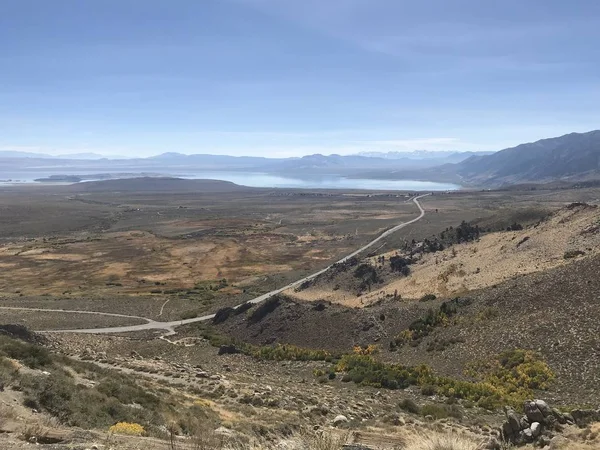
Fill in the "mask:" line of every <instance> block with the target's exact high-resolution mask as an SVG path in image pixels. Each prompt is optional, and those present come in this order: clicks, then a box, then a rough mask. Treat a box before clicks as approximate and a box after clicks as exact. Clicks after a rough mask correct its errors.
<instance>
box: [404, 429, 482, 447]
mask: <svg viewBox="0 0 600 450" xmlns="http://www.w3.org/2000/svg"><path fill="white" fill-rule="evenodd" d="M482 445H483V442H482V441H481V440H477V439H474V438H471V437H467V436H465V435H461V434H458V433H452V432H439V431H433V430H427V431H421V432H416V433H413V434H410V435H409V436H407V438H406V442H405V447H404V449H405V450H481V448H483V447H482Z"/></svg>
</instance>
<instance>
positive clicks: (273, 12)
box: [0, 0, 600, 157]
mask: <svg viewBox="0 0 600 450" xmlns="http://www.w3.org/2000/svg"><path fill="white" fill-rule="evenodd" d="M0 12H1V14H0V56H1V57H2V62H3V68H2V71H0V150H15V151H29V152H39V153H47V154H53V155H57V154H61V155H64V154H72V153H88V152H92V153H97V154H101V155H103V156H112V155H122V156H126V157H148V156H152V155H157V154H161V153H165V152H178V153H183V154H214V155H231V156H242V155H244V156H264V157H290V156H294V157H299V156H304V155H310V154H315V153H320V154H342V155H347V154H355V153H358V152H363V151H368V152H376V151H379V152H387V151H410V150H414V149H426V150H430V151H442V150H444V151H447V150H460V151H497V150H501V149H504V148H507V147H512V146H515V145H518V144H521V143H525V142H532V141H536V140H539V139H542V138H547V137H553V136H559V135H562V134H566V133H570V132H583V131H589V130H592V129H596V128H598V125H597V124H598V123H600V114H599V112H598V108H597V105H598V104H599V103H600V90H599V89H598V87H597V76H596V74H597V71H598V69H599V67H598V63H597V62H596V61H598V58H593V57H592V55H594V54H597V53H598V49H597V46H596V45H595V44H594V42H597V41H598V38H600V29H599V28H598V27H597V24H598V20H597V19H596V18H597V17H599V14H600V4H598V3H597V2H593V1H591V0H583V1H581V2H579V4H578V8H572V7H570V6H569V5H567V4H565V3H564V2H561V1H559V0H532V1H530V2H527V3H523V2H518V1H516V0H509V1H506V2H502V3H493V4H490V3H482V2H478V1H476V0H460V1H458V2H456V3H454V4H453V6H452V8H448V7H447V2H446V1H445V0H427V1H423V2H419V3H414V2H410V3H406V2H396V1H393V0H376V1H368V2H367V1H360V0H359V1H352V2H349V1H344V0H332V1H330V2H322V1H317V0H308V1H306V2H302V3H301V4H299V3H296V2H282V1H277V0H222V1H213V0H208V1H206V2H196V1H192V0H181V1H180V2H177V3H173V2H167V1H165V0H148V1H146V2H143V3H140V2H136V1H134V0H119V1H116V0H106V1H103V2H77V1H74V0H56V1H53V2H41V1H36V0H21V1H19V2H4V3H3V4H2V7H1V8H0Z"/></svg>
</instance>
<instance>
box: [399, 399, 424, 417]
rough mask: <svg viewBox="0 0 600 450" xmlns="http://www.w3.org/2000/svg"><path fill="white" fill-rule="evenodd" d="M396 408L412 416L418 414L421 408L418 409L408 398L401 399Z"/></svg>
mask: <svg viewBox="0 0 600 450" xmlns="http://www.w3.org/2000/svg"><path fill="white" fill-rule="evenodd" d="M398 406H399V407H400V409H402V410H403V411H406V412H409V413H412V414H419V413H420V412H421V408H420V407H419V405H417V404H416V403H415V401H414V400H411V399H410V398H405V399H403V400H402V401H400V403H399V404H398Z"/></svg>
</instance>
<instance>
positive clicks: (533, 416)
mask: <svg viewBox="0 0 600 450" xmlns="http://www.w3.org/2000/svg"><path fill="white" fill-rule="evenodd" d="M546 406H548V405H546ZM523 411H524V412H525V415H526V416H527V419H528V420H529V423H533V422H540V423H541V422H543V421H544V417H545V416H544V414H543V413H542V411H540V409H539V408H538V405H537V403H536V401H533V402H530V401H526V402H525V403H524V404H523Z"/></svg>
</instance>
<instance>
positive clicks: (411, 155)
mask: <svg viewBox="0 0 600 450" xmlns="http://www.w3.org/2000/svg"><path fill="white" fill-rule="evenodd" d="M492 153H494V152H469V151H466V152H461V151H432V150H413V151H404V152H360V153H358V155H359V156H367V157H369V158H383V159H416V160H422V159H426V160H428V159H433V160H441V159H444V160H446V162H461V161H464V160H465V159H467V158H470V157H471V156H485V155H491V154H492Z"/></svg>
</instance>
